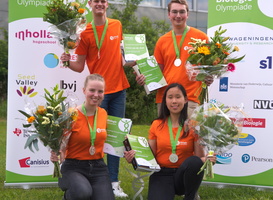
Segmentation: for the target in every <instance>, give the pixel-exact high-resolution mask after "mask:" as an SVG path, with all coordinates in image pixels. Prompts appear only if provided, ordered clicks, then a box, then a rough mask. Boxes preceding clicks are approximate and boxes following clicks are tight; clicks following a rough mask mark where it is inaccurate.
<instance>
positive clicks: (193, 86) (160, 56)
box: [154, 27, 208, 103]
mask: <svg viewBox="0 0 273 200" xmlns="http://www.w3.org/2000/svg"><path fill="white" fill-rule="evenodd" d="M191 37H193V38H196V39H202V40H208V37H207V35H206V34H205V33H204V32H202V31H200V30H198V29H196V28H193V27H190V29H189V31H188V32H187V34H186V36H185V39H184V42H183V44H182V47H181V48H180V59H181V61H182V64H181V65H180V66H179V67H176V66H175V65H174V61H175V59H176V54H175V49H174V45H173V39H172V31H170V32H168V33H166V34H165V35H163V36H162V37H160V38H159V40H158V41H157V43H156V46H155V50H154V56H155V58H156V60H157V62H158V63H159V64H163V65H164V70H163V75H164V77H165V79H166V81H167V83H168V85H170V84H172V83H180V84H181V85H183V86H184V88H185V89H186V92H187V95H188V99H189V100H190V101H194V102H197V103H199V100H198V96H199V94H200V92H201V90H200V87H201V82H200V81H190V80H189V78H188V75H187V73H186V67H185V64H186V61H187V58H188V57H189V54H188V49H189V47H190V45H189V44H188V43H189V42H192V41H191ZM181 38H182V35H178V36H176V41H177V45H178V47H179V43H180V40H181ZM165 89H166V87H163V88H160V89H159V90H158V91H157V94H156V103H161V101H162V97H163V94H164V91H165Z"/></svg>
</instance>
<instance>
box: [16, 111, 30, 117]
mask: <svg viewBox="0 0 273 200" xmlns="http://www.w3.org/2000/svg"><path fill="white" fill-rule="evenodd" d="M18 111H19V112H20V113H22V114H23V115H24V116H26V117H27V118H29V117H31V115H29V114H27V113H26V112H25V111H22V110H18Z"/></svg>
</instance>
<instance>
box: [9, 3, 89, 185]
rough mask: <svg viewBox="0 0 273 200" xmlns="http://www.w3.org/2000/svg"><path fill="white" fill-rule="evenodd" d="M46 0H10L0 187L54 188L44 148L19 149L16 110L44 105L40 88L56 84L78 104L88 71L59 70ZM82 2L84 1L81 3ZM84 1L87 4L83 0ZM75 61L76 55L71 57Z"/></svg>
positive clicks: (22, 136)
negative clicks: (46, 19) (3, 172)
mask: <svg viewBox="0 0 273 200" xmlns="http://www.w3.org/2000/svg"><path fill="white" fill-rule="evenodd" d="M49 2H50V1H45V0H40V1H28V0H27V1H9V74H8V81H9V84H8V116H7V147H6V148H7V151H6V182H5V186H16V185H18V186H22V187H25V188H27V187H29V186H30V185H39V184H51V183H53V184H56V183H54V182H56V181H57V179H53V178H52V173H53V164H52V163H51V161H50V160H49V156H50V153H49V150H48V149H47V148H45V147H44V146H43V144H42V143H41V142H40V141H39V143H38V145H39V149H40V150H39V151H35V153H33V152H31V151H30V150H29V149H24V145H25V142H26V140H27V138H28V137H29V135H30V132H29V130H28V129H25V128H23V125H22V124H23V123H25V122H26V121H25V120H26V119H25V118H24V117H23V115H22V114H21V113H19V112H18V110H25V108H26V107H28V108H30V109H33V108H34V107H35V106H37V105H44V103H45V100H44V98H43V95H44V88H47V89H49V90H50V91H52V90H51V89H50V88H52V87H54V86H55V85H56V84H59V86H60V88H62V89H65V90H66V93H67V94H71V95H72V96H73V97H72V98H74V99H77V98H78V99H79V100H78V102H77V103H82V102H83V99H82V98H83V94H82V87H83V82H84V78H85V77H86V75H88V74H89V72H88V71H87V69H86V68H85V70H84V71H83V72H82V73H76V72H73V71H72V70H70V69H67V68H65V67H63V66H62V63H61V62H60V60H59V56H60V55H61V54H62V52H63V49H62V47H61V46H60V45H59V44H58V41H57V40H56V39H55V38H52V37H51V36H50V33H49V32H48V26H49V25H50V24H49V23H47V22H44V21H43V13H44V12H46V8H45V6H46V5H47V4H48V3H49ZM82 2H84V1H82ZM85 3H87V0H85ZM73 59H75V55H73Z"/></svg>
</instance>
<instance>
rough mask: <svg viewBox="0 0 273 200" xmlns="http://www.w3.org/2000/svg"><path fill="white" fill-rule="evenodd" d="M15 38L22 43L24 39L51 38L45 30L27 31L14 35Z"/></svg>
mask: <svg viewBox="0 0 273 200" xmlns="http://www.w3.org/2000/svg"><path fill="white" fill-rule="evenodd" d="M15 37H16V38H18V39H21V40H23V41H24V40H25V38H36V39H37V38H52V36H51V35H50V32H48V31H47V30H39V31H29V30H28V29H26V30H24V31H19V32H17V33H15Z"/></svg>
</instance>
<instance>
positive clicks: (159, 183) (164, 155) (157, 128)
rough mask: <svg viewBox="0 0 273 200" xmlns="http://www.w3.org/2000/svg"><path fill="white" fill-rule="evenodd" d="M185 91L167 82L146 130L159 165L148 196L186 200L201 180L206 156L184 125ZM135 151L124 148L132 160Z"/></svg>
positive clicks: (194, 135) (152, 198)
mask: <svg viewBox="0 0 273 200" xmlns="http://www.w3.org/2000/svg"><path fill="white" fill-rule="evenodd" d="M187 102H188V99H187V94H186V90H185V89H184V87H183V86H182V85H180V84H178V83H173V84H170V85H169V86H168V87H167V88H166V90H165V92H164V95H163V99H162V104H161V107H160V116H159V117H158V118H157V119H155V120H154V121H153V123H152V125H151V127H150V130H149V136H148V138H149V140H148V141H149V145H150V147H151V149H152V151H153V153H154V155H155V158H156V160H157V162H158V164H159V165H160V167H161V170H160V171H159V172H155V173H154V174H152V175H151V176H150V179H149V193H148V199H149V200H173V199H174V197H175V195H184V196H185V198H184V199H185V200H194V199H195V194H196V193H197V190H198V188H199V186H200V184H201V182H202V179H203V172H202V173H200V174H197V173H198V172H199V170H200V168H201V167H202V165H203V163H204V162H205V161H206V159H210V160H211V161H212V162H213V163H215V162H216V157H215V156H213V157H210V158H208V157H207V156H206V154H205V151H204V148H203V146H201V145H200V143H199V141H198V140H199V137H198V135H196V134H195V133H194V132H193V131H192V130H187V129H185V126H184V124H185V122H186V120H187V109H188V107H187ZM134 154H135V152H134V151H133V150H131V151H127V152H125V155H124V156H125V158H126V160H127V161H128V162H131V161H132V159H133V157H134Z"/></svg>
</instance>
